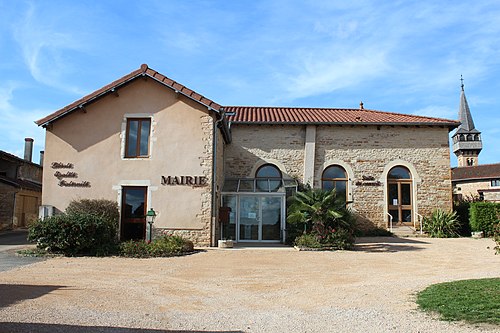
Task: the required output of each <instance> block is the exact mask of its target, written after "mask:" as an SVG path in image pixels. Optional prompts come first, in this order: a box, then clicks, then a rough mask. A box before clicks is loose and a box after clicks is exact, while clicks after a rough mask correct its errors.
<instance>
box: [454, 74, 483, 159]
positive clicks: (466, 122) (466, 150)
mask: <svg viewBox="0 0 500 333" xmlns="http://www.w3.org/2000/svg"><path fill="white" fill-rule="evenodd" d="M460 81H461V82H462V84H461V87H462V92H461V94H460V107H459V109H458V120H460V122H461V124H460V126H458V128H457V131H456V132H455V134H453V136H452V139H453V153H455V155H456V156H457V159H458V166H459V167H464V166H473V165H478V156H479V153H480V152H481V149H483V143H482V141H481V132H479V131H478V130H477V129H476V127H475V126H474V121H473V120H472V115H471V113H470V109H469V104H468V103H467V98H465V91H464V79H463V78H462V76H460Z"/></svg>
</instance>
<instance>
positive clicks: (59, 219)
mask: <svg viewBox="0 0 500 333" xmlns="http://www.w3.org/2000/svg"><path fill="white" fill-rule="evenodd" d="M118 223H119V212H118V205H117V204H116V202H113V201H110V200H104V199H98V200H90V199H83V200H78V201H72V202H71V203H70V204H69V206H68V208H67V209H66V213H64V214H59V215H54V216H51V217H47V218H45V219H43V220H37V221H35V222H34V223H33V224H32V225H31V226H30V228H29V233H28V238H29V240H31V241H36V242H37V246H38V247H39V248H41V249H47V250H48V251H49V252H54V253H62V254H64V255H67V256H74V255H79V254H87V255H98V256H102V255H108V254H112V253H114V252H116V246H117V243H118V238H117V236H118V235H117V230H118Z"/></svg>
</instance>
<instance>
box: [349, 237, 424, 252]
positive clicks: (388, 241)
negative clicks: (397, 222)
mask: <svg viewBox="0 0 500 333" xmlns="http://www.w3.org/2000/svg"><path fill="white" fill-rule="evenodd" d="M421 244H429V243H428V242H424V241H420V240H416V239H411V238H398V237H360V238H358V239H357V241H356V244H355V246H354V250H355V251H363V252H399V251H421V250H423V249H424V248H423V247H421V246H419V245H421Z"/></svg>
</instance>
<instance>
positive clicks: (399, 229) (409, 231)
mask: <svg viewBox="0 0 500 333" xmlns="http://www.w3.org/2000/svg"><path fill="white" fill-rule="evenodd" d="M392 233H393V234H394V236H397V237H425V234H423V235H421V234H420V230H415V228H413V227H410V226H406V225H393V226H392Z"/></svg>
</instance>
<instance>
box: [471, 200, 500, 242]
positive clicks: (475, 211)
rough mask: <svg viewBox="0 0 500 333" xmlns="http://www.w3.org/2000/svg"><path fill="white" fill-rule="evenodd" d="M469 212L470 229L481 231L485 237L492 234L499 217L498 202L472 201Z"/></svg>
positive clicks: (499, 207)
mask: <svg viewBox="0 0 500 333" xmlns="http://www.w3.org/2000/svg"><path fill="white" fill-rule="evenodd" d="M469 212H470V225H471V228H472V231H482V232H484V235H485V236H486V237H490V236H492V235H493V231H494V227H495V225H496V224H497V223H499V219H500V203H494V202H473V203H471V204H470V210H469Z"/></svg>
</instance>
